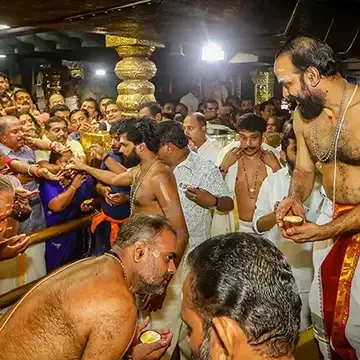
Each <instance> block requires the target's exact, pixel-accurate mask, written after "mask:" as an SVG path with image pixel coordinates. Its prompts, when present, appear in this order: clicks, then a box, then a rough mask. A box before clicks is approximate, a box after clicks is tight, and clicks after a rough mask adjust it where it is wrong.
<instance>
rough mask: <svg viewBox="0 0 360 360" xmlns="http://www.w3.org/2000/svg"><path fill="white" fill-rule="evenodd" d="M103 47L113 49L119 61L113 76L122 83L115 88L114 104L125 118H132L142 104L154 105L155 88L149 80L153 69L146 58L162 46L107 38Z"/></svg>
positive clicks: (154, 68) (154, 43)
mask: <svg viewBox="0 0 360 360" xmlns="http://www.w3.org/2000/svg"><path fill="white" fill-rule="evenodd" d="M106 46H107V47H111V48H115V50H116V51H117V53H118V54H119V55H120V56H121V57H122V60H120V61H119V62H118V63H117V64H116V67H115V73H116V76H117V77H118V78H119V79H120V80H122V82H121V83H120V84H119V85H118V87H117V91H118V97H117V104H118V105H119V107H120V109H121V111H122V114H123V117H124V118H131V117H135V116H137V113H138V109H139V107H140V105H141V104H143V103H145V102H148V101H155V96H154V93H155V86H154V85H153V84H152V83H151V82H150V81H149V80H150V79H152V78H153V77H154V76H155V74H156V66H155V64H154V63H153V62H152V61H151V60H149V57H150V56H151V54H152V53H153V52H154V50H155V48H157V47H164V45H163V44H160V43H156V42H153V41H148V40H139V39H134V38H124V37H120V36H113V35H107V36H106Z"/></svg>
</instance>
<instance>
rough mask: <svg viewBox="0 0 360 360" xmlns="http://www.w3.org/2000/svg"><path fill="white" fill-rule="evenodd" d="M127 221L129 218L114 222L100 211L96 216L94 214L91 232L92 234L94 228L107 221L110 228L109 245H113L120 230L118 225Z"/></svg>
mask: <svg viewBox="0 0 360 360" xmlns="http://www.w3.org/2000/svg"><path fill="white" fill-rule="evenodd" d="M128 220H129V218H125V219H120V220H115V219H113V218H112V217H110V216H107V215H106V214H105V213H104V212H103V211H101V212H99V213H98V214H96V215H95V216H94V217H93V219H92V223H91V232H92V233H94V232H95V230H96V228H97V227H98V226H99V225H100V224H101V223H103V222H104V221H108V222H109V223H110V226H111V228H110V244H111V245H114V243H115V241H116V238H117V234H118V232H119V230H120V225H121V224H125V223H126V222H127V221H128Z"/></svg>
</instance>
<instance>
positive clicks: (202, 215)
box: [174, 151, 233, 251]
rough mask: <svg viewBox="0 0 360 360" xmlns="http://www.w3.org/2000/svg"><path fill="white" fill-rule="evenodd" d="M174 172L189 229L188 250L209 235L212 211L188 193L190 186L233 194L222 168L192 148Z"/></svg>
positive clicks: (216, 192) (218, 193)
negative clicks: (198, 203) (223, 176)
mask: <svg viewBox="0 0 360 360" xmlns="http://www.w3.org/2000/svg"><path fill="white" fill-rule="evenodd" d="M174 175H175V179H176V183H177V187H178V192H179V197H180V202H181V206H182V209H183V213H184V217H185V221H186V225H187V228H188V231H189V235H190V238H189V246H188V251H191V250H192V249H194V248H195V247H196V246H198V245H200V244H201V243H202V242H204V241H205V240H207V239H209V238H210V232H211V221H212V217H211V210H210V209H204V208H202V207H200V206H199V205H197V204H196V203H194V202H193V201H191V200H189V199H188V198H187V197H186V196H185V192H184V191H185V189H186V187H187V186H188V185H190V186H191V187H195V188H196V187H199V188H201V189H204V190H207V191H208V192H210V193H211V194H212V195H214V196H216V197H225V196H227V197H231V198H233V194H232V192H231V191H230V190H229V188H228V187H227V185H226V183H225V181H224V180H223V178H222V176H221V173H220V170H219V169H218V168H217V167H216V166H215V165H214V164H213V163H212V162H211V161H209V160H206V159H203V158H202V157H200V156H199V155H198V154H196V153H194V152H192V151H190V153H189V156H188V157H187V158H186V159H185V160H184V161H183V162H181V163H180V164H179V165H177V166H176V168H175V169H174Z"/></svg>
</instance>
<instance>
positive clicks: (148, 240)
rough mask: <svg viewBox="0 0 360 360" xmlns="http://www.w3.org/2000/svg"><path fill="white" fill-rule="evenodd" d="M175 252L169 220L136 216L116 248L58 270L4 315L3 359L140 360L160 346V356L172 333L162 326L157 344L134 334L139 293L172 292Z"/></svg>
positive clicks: (1, 330) (0, 343) (0, 344)
mask: <svg viewBox="0 0 360 360" xmlns="http://www.w3.org/2000/svg"><path fill="white" fill-rule="evenodd" d="M175 251H176V232H175V230H174V229H173V227H172V226H171V225H170V223H169V222H168V221H166V220H165V219H164V218H163V217H160V216H136V217H133V218H132V219H130V220H129V222H128V223H127V224H125V225H124V227H123V228H122V229H121V231H120V232H119V235H118V238H117V241H116V243H115V244H114V247H113V248H112V250H110V251H109V252H108V253H106V254H105V255H103V256H100V257H95V258H94V257H93V258H87V259H83V260H80V261H78V262H75V263H73V264H70V265H67V266H65V267H62V268H60V269H59V270H56V271H55V272H53V273H52V274H51V275H49V276H47V277H46V278H45V279H43V280H41V281H39V282H38V283H37V284H36V285H35V286H34V287H33V288H32V289H31V290H30V291H29V292H28V293H26V294H25V295H24V296H23V297H22V299H21V300H20V301H19V302H18V303H16V304H15V305H14V306H13V307H12V308H11V309H10V310H9V312H8V313H7V314H6V315H5V316H4V317H3V318H2V319H1V320H0V348H1V353H0V359H1V360H5V359H6V360H13V359H14V360H15V359H25V358H26V359H27V360H33V359H34V360H35V359H36V360H39V359H50V358H51V359H53V360H57V359H59V360H60V359H70V358H71V359H83V360H86V359H99V360H100V359H101V360H111V359H121V358H123V356H125V358H126V356H127V355H128V357H129V358H135V357H136V356H137V355H136V354H137V353H141V351H140V350H141V348H142V349H143V350H144V349H148V350H150V349H154V348H156V349H157V352H156V353H155V354H153V355H157V357H160V356H161V354H162V352H164V351H165V350H166V348H167V347H168V345H169V344H170V341H171V334H169V333H168V332H167V331H159V332H160V334H161V340H160V341H158V342H157V343H155V344H140V343H139V340H138V338H134V335H135V331H136V321H137V310H136V304H135V297H134V295H135V294H159V293H162V292H163V291H164V288H165V286H166V283H167V279H168V278H169V277H171V276H172V275H173V274H174V273H175V271H176V267H175V263H174V260H175ZM40 334H41V335H40ZM136 335H138V334H136ZM19 339H21V341H20V342H19ZM132 342H133V343H132ZM154 345H155V346H154ZM130 346H131V347H130ZM129 347H130V349H129ZM139 348H140V349H139ZM128 349H129V350H128ZM143 352H144V351H142V353H143ZM125 354H126V355H125ZM157 357H155V358H157ZM138 358H139V357H136V359H138Z"/></svg>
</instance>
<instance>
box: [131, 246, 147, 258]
mask: <svg viewBox="0 0 360 360" xmlns="http://www.w3.org/2000/svg"><path fill="white" fill-rule="evenodd" d="M146 252H147V247H146V246H145V245H144V243H143V242H141V241H137V242H136V243H135V245H134V252H133V257H134V261H135V262H136V263H139V262H141V261H142V259H143V258H144V256H145V254H146Z"/></svg>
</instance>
